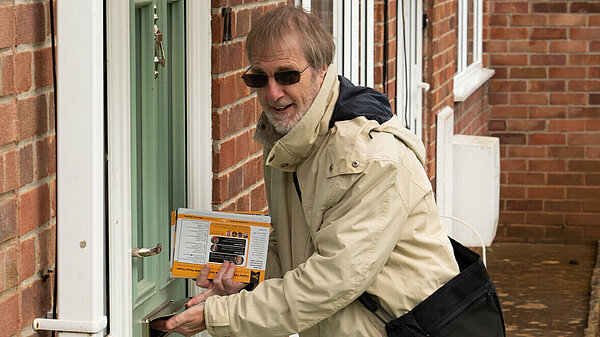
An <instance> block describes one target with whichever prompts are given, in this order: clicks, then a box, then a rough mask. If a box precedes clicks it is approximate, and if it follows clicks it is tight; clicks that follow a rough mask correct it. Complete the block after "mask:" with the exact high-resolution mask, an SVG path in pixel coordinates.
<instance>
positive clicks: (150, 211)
mask: <svg viewBox="0 0 600 337" xmlns="http://www.w3.org/2000/svg"><path fill="white" fill-rule="evenodd" d="M130 13H131V15H130V37H131V46H130V47H131V49H130V50H131V135H132V136H131V144H132V145H131V146H132V149H131V153H132V155H131V167H132V179H131V183H132V186H131V189H132V196H131V199H132V202H131V205H132V215H131V216H132V228H131V230H132V241H133V242H132V247H136V248H142V247H144V248H150V247H155V246H156V245H157V244H158V243H161V244H162V245H163V252H162V253H160V254H158V255H155V256H150V257H144V258H139V257H134V258H133V263H132V279H133V284H132V293H133V336H135V337H138V336H142V325H141V321H142V319H143V318H144V317H145V316H146V315H148V314H149V313H150V312H152V311H153V310H154V309H156V308H157V307H159V306H160V305H161V304H162V303H164V302H165V301H167V300H170V299H174V300H177V299H180V298H183V297H185V296H186V283H185V280H182V279H178V280H172V279H170V277H169V252H170V233H169V229H170V226H169V223H170V212H171V210H174V209H177V208H179V207H185V206H186V158H185V153H186V152H185V151H186V142H185V139H186V127H185V29H184V27H185V19H184V18H185V3H184V0H172V1H167V0H146V1H142V0H130ZM161 37H162V38H161Z"/></svg>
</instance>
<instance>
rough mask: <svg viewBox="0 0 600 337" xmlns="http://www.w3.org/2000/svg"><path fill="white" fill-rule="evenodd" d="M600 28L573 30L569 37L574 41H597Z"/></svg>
mask: <svg viewBox="0 0 600 337" xmlns="http://www.w3.org/2000/svg"><path fill="white" fill-rule="evenodd" d="M598 36H600V28H571V29H570V32H569V37H570V38H571V39H573V40H597V39H598Z"/></svg>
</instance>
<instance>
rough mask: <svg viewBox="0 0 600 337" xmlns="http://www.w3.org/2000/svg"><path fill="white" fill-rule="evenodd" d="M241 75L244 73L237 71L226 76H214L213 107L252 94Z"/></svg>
mask: <svg viewBox="0 0 600 337" xmlns="http://www.w3.org/2000/svg"><path fill="white" fill-rule="evenodd" d="M241 75H242V73H236V74H232V75H229V76H226V77H224V78H213V80H212V97H213V107H215V108H219V107H222V106H224V105H227V104H231V103H233V102H235V101H237V100H239V99H241V98H243V97H246V96H248V95H250V89H249V88H248V87H247V86H246V85H245V84H244V81H243V80H242V79H241V78H240V76H241Z"/></svg>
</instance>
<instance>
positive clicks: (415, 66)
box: [396, 1, 429, 139]
mask: <svg viewBox="0 0 600 337" xmlns="http://www.w3.org/2000/svg"><path fill="white" fill-rule="evenodd" d="M402 4H404V7H402ZM397 18H398V20H397V25H398V38H397V40H396V41H398V42H397V43H398V45H397V48H396V50H397V51H398V52H397V53H398V66H397V67H396V78H397V84H396V86H397V88H398V89H397V91H398V94H397V99H398V105H397V107H398V108H397V109H398V111H397V115H398V117H399V118H400V120H401V121H402V124H403V125H404V126H405V127H407V128H408V129H409V130H411V131H412V132H413V133H414V134H415V135H417V137H419V139H422V136H423V135H422V133H423V91H428V90H429V84H427V83H424V82H423V2H422V1H400V2H398V13H397ZM403 18H404V20H403ZM405 39H406V40H405ZM405 46H406V49H405ZM405 52H406V53H405Z"/></svg>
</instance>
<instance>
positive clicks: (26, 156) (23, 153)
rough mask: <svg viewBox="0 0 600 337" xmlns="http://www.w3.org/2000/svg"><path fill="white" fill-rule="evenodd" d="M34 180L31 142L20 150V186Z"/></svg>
mask: <svg viewBox="0 0 600 337" xmlns="http://www.w3.org/2000/svg"><path fill="white" fill-rule="evenodd" d="M32 182H33V146H32V145H31V144H29V145H26V146H24V147H22V148H21V149H20V150H19V186H25V185H27V184H31V183H32Z"/></svg>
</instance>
